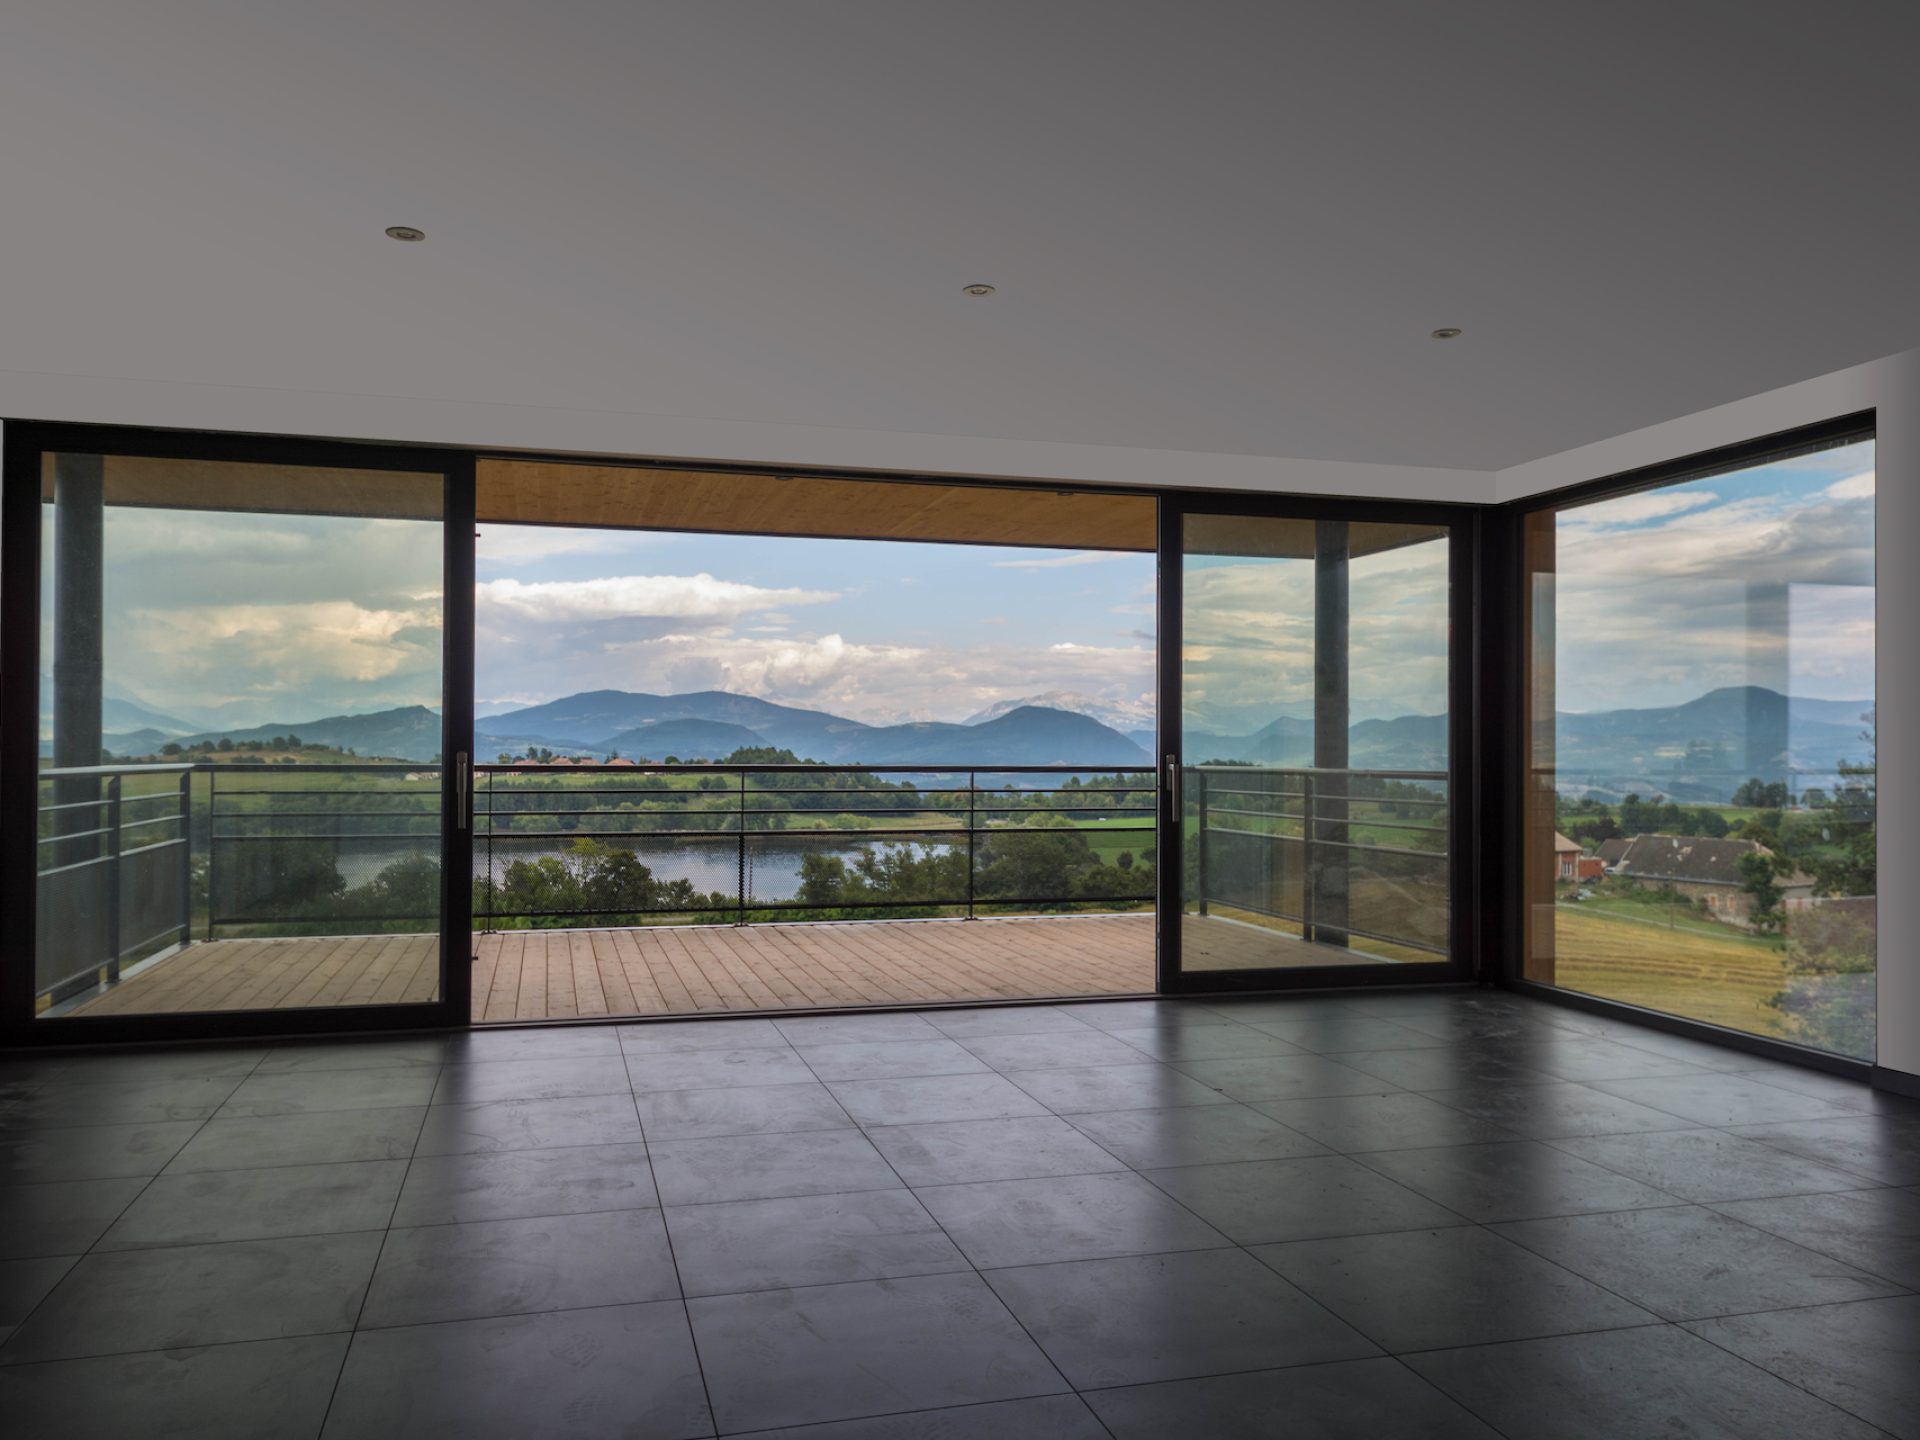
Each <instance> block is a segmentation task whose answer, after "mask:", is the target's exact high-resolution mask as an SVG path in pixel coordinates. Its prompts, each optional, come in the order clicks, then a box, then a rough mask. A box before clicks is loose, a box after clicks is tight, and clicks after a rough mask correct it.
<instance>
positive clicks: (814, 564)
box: [476, 526, 1154, 723]
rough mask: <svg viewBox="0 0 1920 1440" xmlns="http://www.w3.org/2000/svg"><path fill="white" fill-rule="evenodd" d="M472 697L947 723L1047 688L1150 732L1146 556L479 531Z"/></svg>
mask: <svg viewBox="0 0 1920 1440" xmlns="http://www.w3.org/2000/svg"><path fill="white" fill-rule="evenodd" d="M478 576H479V582H480V605H479V609H480V626H481V634H480V644H479V648H478V652H477V669H478V675H477V679H476V692H477V694H478V696H479V699H480V702H481V704H482V705H483V706H486V707H503V706H506V705H510V704H531V703H536V702H538V701H540V700H544V699H551V698H553V697H554V696H556V695H561V694H566V693H569V692H571V691H575V690H583V689H592V688H600V687H606V688H612V689H624V690H649V691H655V692H660V693H673V692H679V691H687V690H701V689H720V690H736V691H741V692H744V693H750V694H755V695H761V696H763V697H765V698H767V699H772V700H778V701H781V702H783V703H791V704H797V705H806V706H810V707H813V708H818V709H824V710H831V711H833V712H835V713H837V714H842V715H848V716H851V717H853V718H855V719H861V720H867V721H875V722H886V721H897V720H903V719H923V720H949V721H954V720H963V719H965V718H967V717H968V716H969V715H971V714H973V713H975V712H977V711H979V710H981V709H984V708H986V707H987V706H989V705H991V704H993V703H995V702H996V701H1002V700H1009V699H1018V698H1023V697H1025V696H1029V695H1035V694H1040V693H1044V692H1049V691H1068V692H1072V693H1075V694H1080V695H1085V696H1089V697H1092V698H1094V699H1096V700H1099V701H1101V702H1104V703H1107V704H1110V705H1113V706H1116V707H1119V708H1121V709H1123V710H1125V709H1132V710H1135V711H1138V712H1139V714H1140V716H1141V718H1142V719H1143V720H1144V721H1145V722H1146V723H1150V717H1151V703H1152V693H1151V692H1152V688H1153V653H1152V631H1153V577H1154V561H1153V557H1152V556H1150V555H1138V554H1125V553H1115V552H1100V551H1068V550H1027V549H1005V548H997V547H987V546H971V545H929V544H902V543H884V542H876V541H847V540H810V539H778V538H770V537H761V536H714V535H690V534H665V533H659V532H640V533H635V532H619V531H590V530H562V529H551V528H540V527H532V526H517V527H504V526H482V527H481V537H480V544H479V570H478Z"/></svg>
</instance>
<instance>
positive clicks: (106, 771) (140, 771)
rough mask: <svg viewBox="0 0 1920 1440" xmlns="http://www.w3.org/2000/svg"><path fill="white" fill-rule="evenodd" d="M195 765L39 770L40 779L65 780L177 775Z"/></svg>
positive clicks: (67, 767)
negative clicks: (114, 776) (90, 777)
mask: <svg viewBox="0 0 1920 1440" xmlns="http://www.w3.org/2000/svg"><path fill="white" fill-rule="evenodd" d="M196 768H197V767H196V766H194V765H193V764H191V763H177V762H169V763H167V764H164V765H161V764H155V765H58V766H48V767H47V768H46V769H45V770H42V771H40V772H39V774H40V778H41V779H42V780H65V779H68V778H70V777H71V778H85V777H87V776H94V777H97V778H104V777H106V776H111V775H177V774H179V773H180V772H181V771H182V770H192V769H196Z"/></svg>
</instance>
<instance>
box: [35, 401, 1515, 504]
mask: <svg viewBox="0 0 1920 1440" xmlns="http://www.w3.org/2000/svg"><path fill="white" fill-rule="evenodd" d="M0 415H4V416H11V417H13V418H15V419H20V420H58V421H67V422H71V423H76V424H91V425H151V426H158V427H160V428H163V429H174V430H234V431H246V432H252V433H256V434H263V435H309V436H331V437H337V438H343V439H354V440H378V441H392V442H397V443H401V444H428V445H454V446H461V447H466V448H471V449H477V450H531V451H552V452H555V453H562V454H578V455H606V456H632V455H644V456H649V457H659V458H671V459H675V460H689V461H701V460H705V461H713V462H721V463H734V464H743V465H768V464H772V465H793V466H815V467H819V468H823V469H840V470H873V471H896V472H904V473H907V474H923V475H955V476H989V477H992V478H995V479H1009V480H1069V481H1086V482H1089V483H1095V484H1102V485H1144V486H1161V485H1178V486H1187V487H1192V488H1196V489H1205V490H1256V491H1288V492H1292V493H1295V494H1301V495H1338V496H1343V497H1354V498H1367V497H1372V498H1381V499H1394V500H1430V501H1435V500H1445V501H1461V502H1465V503H1468V504H1474V503H1480V502H1484V501H1486V500H1488V499H1490V498H1491V496H1492V480H1493V477H1492V475H1490V474H1489V473H1487V472H1486V471H1481V470H1448V469H1441V468H1427V467H1423V466H1411V465H1374V464H1361V463H1354V462H1349V461H1340V460H1307V459H1287V458H1284V457H1273V456H1262V455H1226V454H1214V453H1208V452H1198V451H1184V450H1143V449H1136V448H1133V447H1130V446H1122V445H1082V444H1074V443H1068V442H1060V441H1045V440H1002V439H995V438H993V437H990V436H978V435H927V434H917V433H910V432H904V431H884V430H846V429H839V428H834V427H830V426H817V425H792V424H768V423H759V422H754V421H744V420H711V419H700V418H693V417H685V416H676V415H648V414H642V413H639V412H636V411H629V410H599V409H589V408H579V409H576V408H572V407H563V406H555V405H505V404H492V403H487V404H480V403H468V402H464V401H455V400H424V399H409V398H403V397H395V396H386V395H346V394H334V393H328V392H324V391H312V390H279V389H273V388H270V387H266V386H259V387H253V386H242V385H201V384H189V383H176V382H170V381H159V380H139V379H104V378H98V377H93V376H79V375H38V374H25V373H19V372H7V371H0Z"/></svg>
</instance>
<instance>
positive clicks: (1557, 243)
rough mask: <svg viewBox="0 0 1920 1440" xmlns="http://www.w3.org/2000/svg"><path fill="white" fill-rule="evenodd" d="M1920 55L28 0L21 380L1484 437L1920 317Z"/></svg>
mask: <svg viewBox="0 0 1920 1440" xmlns="http://www.w3.org/2000/svg"><path fill="white" fill-rule="evenodd" d="M1917 56H1920V6H1915V5H1913V4H1910V3H1882V4H1861V5H1855V4H1844V3H1825V4H1818V5H1816V4H1812V3H1802V4H1782V3H1771V0H1722V3H1711V0H1692V3H1689V0H1665V3H1660V4H1646V5H1638V4H1633V3H1607V4H1600V3H1593V4H1588V5H1584V6H1574V5H1563V4H1553V3H1540V0H1527V3H1512V4H1507V3H1487V0H1454V3H1451V4H1435V3H1432V0H1417V3H1371V0H1347V3H1333V0H1328V3H1316V4H1278V3H1251V4H1241V3H1227V0H1185V3H1174V0H1162V3H1136V0H1092V3H1081V0H1024V3H1001V0H966V3H958V0H954V3H947V4H931V3H921V0H706V3H696V0H686V3H631V0H555V3H548V4H544V5H538V4H530V3H525V0H518V3H511V4H507V3H492V0H406V3H394V0H385V3H360V0H243V3H219V0H125V3H109V0H102V3H92V0H11V3H10V4H9V5H8V6H7V16H6V21H5V27H4V37H3V39H0V215H4V217H5V223H4V226H0V266H3V267H4V268H0V282H4V296H5V307H4V320H3V321H0V381H4V379H5V376H6V375H7V374H11V375H13V376H15V377H17V378H24V377H40V378H42V379H44V378H46V377H65V378H69V379H72V378H76V377H110V378H113V379H116V380H123V381H167V382H174V383H179V382H186V383H189V384H195V385H208V386H228V387H248V388H250V389H251V390H252V391H253V392H254V393H256V394H259V395H262V396H272V395H285V394H290V393H298V394H305V395H323V396H335V397H385V398H387V399H396V398H404V399H407V400H410V401H417V402H422V403H451V402H458V403H460V404H464V405H473V406H486V405H495V406H498V405H520V406H535V407H550V408H551V409H552V410H553V411H555V412H556V413H561V414H562V415H563V418H564V414H566V413H572V414H575V415H578V416H580V417H581V427H580V428H581V433H582V434H584V433H586V430H587V428H588V427H587V425H586V418H587V417H590V416H596V415H598V416H604V415H607V414H624V415H637V416H653V417H679V418H680V419H682V420H691V419H699V420H703V421H714V422H735V423H741V424H746V423H752V424H762V425H770V426H788V427H810V428H818V429H824V430H827V431H833V432H842V433H851V432H892V433H894V434H896V435H897V434H906V435H920V436H945V437H990V438H993V439H996V440H1007V441H1029V442H1031V441H1044V442H1065V443H1068V444H1074V445H1099V446H1111V447H1138V448H1142V449H1147V450H1155V451H1172V452H1206V453H1210V454H1214V455H1229V456H1257V457H1267V456H1286V457H1298V458H1301V459H1304V460H1314V461H1320V460H1334V461H1352V462H1365V463H1368V464H1372V465H1397V466H1419V467H1434V468H1435V469H1441V468H1453V469H1458V470H1465V471H1476V472H1489V471H1494V470H1498V469H1502V468H1505V467H1509V466H1514V465H1518V464H1521V463H1523V462H1526V461H1529V460H1533V459H1535V458H1537V457H1540V456H1544V455H1549V454H1553V453H1555V452H1560V451H1564V450H1568V449H1572V448H1574V447H1577V446H1581V445H1584V444H1588V443H1590V442H1593V441H1596V440H1599V439H1602V438H1604V437H1607V436H1611V435H1617V434H1620V433H1621V432H1624V431H1628V430H1633V429H1637V428H1639V427H1642V426H1646V425H1650V424H1653V423H1655V422H1658V421H1661V420H1665V419H1667V418H1669V417H1673V416H1677V415H1682V414H1686V413H1689V412H1692V411H1697V410H1701V409H1704V408H1706V407H1709V406H1713V405H1718V404H1721V403H1724V402H1727V401H1731V400H1735V399H1738V398H1740V397H1743V396H1748V395H1753V394H1755V393H1757V392H1760V391H1764V390H1769V389H1772V388H1774V387H1777V386H1781V385H1785V384H1789V383H1791V382H1794V381H1798V380H1802V379H1804V378H1806V377H1809V376H1814V375H1819V374H1823V373H1825V372H1828V371H1832V370H1837V369H1839V368H1841V367H1844V366H1848V365H1852V364H1856V363H1859V362H1862V361H1866V360H1870V359H1874V358H1876V357H1879V356H1883V355H1888V354H1891V353H1893V352H1896V351H1900V350H1904V349H1908V348H1910V347H1914V346H1916V345H1920V282H1917V281H1916V272H1915V259H1914V257H1915V255H1916V254H1920V187H1916V186H1915V184H1914V183H1913V165H1914V154H1913V152H1914V141H1915V139H1916V137H1917V136H1920V86H1916V85H1915V84H1914V81H1913V70H1914V65H1915V60H1916V57H1917ZM392 224H409V225H416V226H419V227H421V228H423V229H424V230H425V231H426V232H427V236H428V239H427V242H426V243H425V244H422V245H404V244H399V243H396V242H395V241H392V240H389V239H387V238H385V237H384V236H383V235H382V233H381V231H382V228H383V227H385V226H387V225H392ZM970 281H987V282H990V283H992V284H994V285H996V286H998V287H999V293H998V294H997V295H994V296H992V297H991V298H988V299H983V300H975V299H970V298H968V297H966V296H964V295H963V294H962V293H961V286H962V285H963V284H965V283H967V282H970ZM1441 325H1458V326H1461V327H1464V329H1465V331H1466V334H1465V336H1464V338H1462V339H1459V340H1456V341H1451V342H1436V341H1433V340H1430V339H1428V338H1427V332H1428V331H1430V330H1432V329H1433V328H1434V327H1436V326H1441ZM5 393H6V390H5V387H4V385H3V384H0V399H3V398H4V395H5ZM5 408H7V407H6V406H5V405H4V404H3V403H0V410H4V409H5ZM270 408H271V407H269V406H266V405H264V404H263V407H262V411H261V413H263V414H266V413H269V411H270ZM130 418H131V417H130ZM253 428H272V427H270V426H268V425H260V426H256V427H253ZM765 433H767V434H769V435H772V434H776V433H779V432H776V431H771V430H770V431H767V432H765ZM792 433H799V432H797V431H796V432H792ZM418 438H423V439H425V438H439V437H434V436H426V435H422V436H420V437H418ZM579 448H583V449H586V448H593V447H592V446H591V445H589V444H582V445H581V446H580V447H579ZM758 458H764V459H768V460H783V459H784V460H788V461H792V460H795V459H797V458H799V457H797V456H795V455H782V454H766V455H764V456H761V457H758ZM844 460H845V463H849V464H853V463H859V459H858V456H856V455H854V454H852V453H848V454H847V455H846V456H845V457H844ZM1063 473H1064V472H1063ZM1166 478H1167V479H1169V480H1172V481H1175V482H1177V481H1178V480H1179V479H1180V478H1181V477H1180V476H1179V475H1178V474H1172V475H1168V476H1167V477H1166Z"/></svg>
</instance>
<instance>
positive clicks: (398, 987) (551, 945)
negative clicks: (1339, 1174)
mask: <svg viewBox="0 0 1920 1440" xmlns="http://www.w3.org/2000/svg"><path fill="white" fill-rule="evenodd" d="M1153 934H1154V920H1153V917H1152V915H1150V914H1126V915H1098V916H1095V915H1088V916H1065V917H1049V918H1044V919H1042V918H1038V917H1011V916H1009V917H992V918H985V919H981V920H978V921H974V922H971V923H964V924H963V923H959V922H955V921H932V920H925V921H905V920H901V921H864V922H853V923H840V924H805V923H793V924H774V925H754V926H746V927H733V926H725V927H721V926H707V927H702V926H649V927H641V928H636V929H628V930H579V931H558V930H554V931H540V930H520V931H503V932H499V933H497V934H492V935H481V936H478V937H476V942H475V954H476V957H477V958H476V959H474V960H473V961H472V962H466V961H465V960H464V957H463V962H462V963H472V965H473V976H474V990H473V1014H474V1017H475V1018H476V1019H484V1020H516V1019H518V1020H538V1019H543V1018H547V1017H549V1016H558V1015H572V1014H581V1015H621V1014H637V1015H662V1014H691V1013H723V1012H727V1011H738V1010H741V1009H756V1010H758V1009H780V1008H792V1009H807V1008H813V1007H818V1006H823V1005H861V1004H876V1003H890V1004H920V1003H940V1002H956V1001H957V1002H965V1001H970V1000H979V1001H990V1000H995V999H1008V998H1015V997H1034V998H1037V997H1040V996H1047V995H1063V996H1064V995H1100V994H1113V993H1131V992H1142V991H1150V990H1151V989H1152V988H1153ZM438 947H439V937H438V936H437V935H421V934H405V935H371V936H338V937H325V936H315V937H311V938H294V939H271V940H217V941H213V942H204V941H203V942H199V943H197V944H194V945H190V946H188V947H187V948H185V949H184V950H182V951H180V952H179V953H178V954H176V955H173V956H170V957H169V958H168V959H166V960H163V961H161V962H159V963H157V964H155V965H154V966H152V967H151V968H149V969H147V970H144V971H142V972H140V973H138V974H136V975H134V976H132V977H130V978H129V979H127V980H125V981H123V982H122V983H121V984H120V985H118V986H117V987H115V988H114V989H112V990H110V991H108V992H106V993H105V994H103V995H100V996H98V997H96V998H94V999H92V1000H90V1001H88V1002H86V1003H85V1004H84V1005H82V1006H78V1007H76V1009H77V1010H79V1011H82V1012H84V1013H88V1014H137V1013H145V1012H185V1011H193V1010H206V1009H227V1010H233V1009H256V1008H281V1009H285V1008H293V1007H305V1006H326V1005H357V1004H367V1003H418V1002H421V1001H425V1000H428V999H430V998H431V997H432V996H433V994H434V993H435V990H436V988H437V986H438V983H439V974H440V970H439V953H438ZM1256 948H1257V947H1256Z"/></svg>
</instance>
